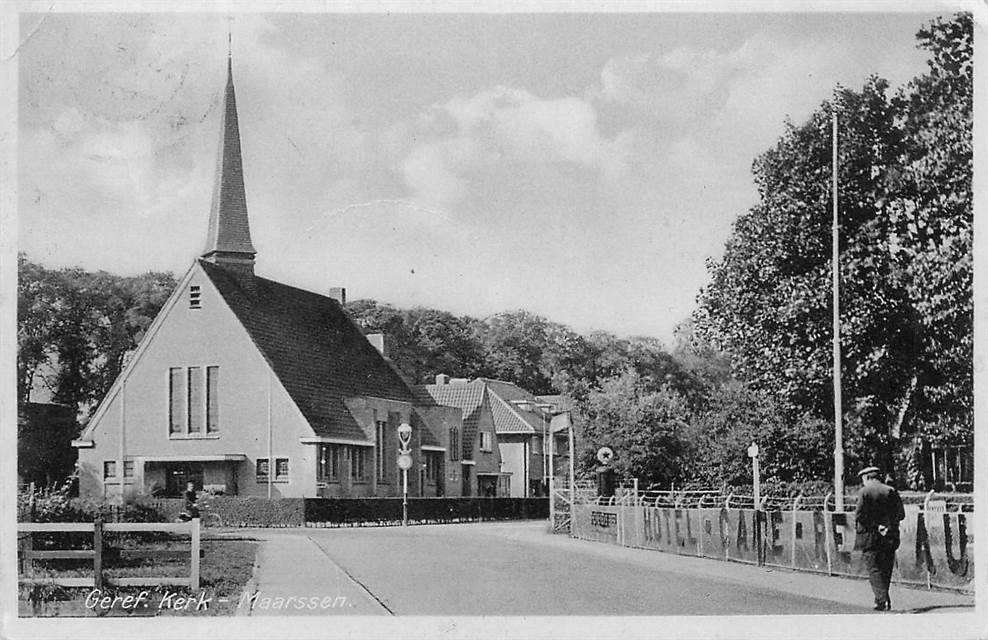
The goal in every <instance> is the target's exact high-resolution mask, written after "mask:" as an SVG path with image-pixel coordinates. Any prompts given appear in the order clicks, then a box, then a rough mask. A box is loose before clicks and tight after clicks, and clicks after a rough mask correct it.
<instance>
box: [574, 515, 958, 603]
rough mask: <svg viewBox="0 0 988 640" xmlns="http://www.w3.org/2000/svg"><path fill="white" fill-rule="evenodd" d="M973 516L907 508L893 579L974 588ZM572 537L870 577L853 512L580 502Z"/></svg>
mask: <svg viewBox="0 0 988 640" xmlns="http://www.w3.org/2000/svg"><path fill="white" fill-rule="evenodd" d="M971 516H972V513H970V512H956V511H955V512H947V511H946V510H937V509H931V510H926V511H924V510H923V509H920V508H919V507H918V505H907V507H906V519H905V520H904V521H903V522H902V523H901V526H900V536H901V544H900V546H899V550H898V552H897V555H896V566H895V570H894V573H893V580H894V581H895V582H898V583H904V584H913V585H926V586H931V587H932V586H936V587H946V588H954V589H961V590H965V591H969V590H971V589H973V579H974V539H973V534H972V532H971V530H970V528H969V525H970V521H971ZM572 535H573V536H574V537H577V538H581V539H584V540H594V541H597V542H609V543H611V544H618V545H623V546H628V547H639V548H644V549H655V550H658V551H665V552H671V553H678V554H683V555H691V556H700V557H707V558H715V559H719V560H732V561H737V562H746V563H751V564H759V565H769V566H778V567H786V568H790V569H795V570H799V571H812V572H819V573H827V574H831V575H848V576H860V577H864V576H865V571H864V567H863V565H862V562H861V554H860V552H856V551H855V550H854V514H853V513H842V512H832V511H822V510H814V511H807V510H790V511H756V510H754V509H733V508H720V509H714V508H672V507H658V508H657V507H647V506H602V505H593V504H583V505H581V504H577V505H575V508H574V510H573V527H572Z"/></svg>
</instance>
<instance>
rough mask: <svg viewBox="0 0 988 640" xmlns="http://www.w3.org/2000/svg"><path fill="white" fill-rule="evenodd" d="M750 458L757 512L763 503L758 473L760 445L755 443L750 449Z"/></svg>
mask: <svg viewBox="0 0 988 640" xmlns="http://www.w3.org/2000/svg"><path fill="white" fill-rule="evenodd" d="M748 457H749V458H751V476H752V478H754V481H755V510H756V511H757V510H758V506H759V504H760V503H761V497H762V496H761V477H760V476H761V474H760V473H759V471H758V445H757V444H755V443H754V442H752V443H751V446H750V447H748Z"/></svg>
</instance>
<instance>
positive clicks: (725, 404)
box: [689, 381, 833, 486]
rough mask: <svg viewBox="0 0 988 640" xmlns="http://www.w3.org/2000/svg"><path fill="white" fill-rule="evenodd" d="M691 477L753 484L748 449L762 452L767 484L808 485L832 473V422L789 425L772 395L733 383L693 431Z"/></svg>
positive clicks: (807, 419)
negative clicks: (792, 483) (753, 443)
mask: <svg viewBox="0 0 988 640" xmlns="http://www.w3.org/2000/svg"><path fill="white" fill-rule="evenodd" d="M689 433H690V436H689V440H690V443H691V449H692V455H691V465H690V475H691V477H692V479H694V480H697V481H699V482H700V483H701V484H703V485H704V486H719V485H720V484H722V483H726V484H728V485H733V486H750V485H751V483H752V476H751V461H750V459H749V458H748V456H747V449H748V446H749V445H750V444H751V443H752V442H756V443H758V445H759V448H760V449H761V452H760V463H761V472H762V474H763V476H764V478H765V479H766V480H777V481H780V482H804V481H807V480H812V479H815V478H821V477H827V474H828V473H832V471H833V464H832V462H831V460H830V454H829V452H830V449H831V446H830V445H831V443H832V442H833V425H832V423H827V422H822V421H820V420H818V419H814V418H812V417H811V416H807V415H803V416H798V417H797V419H796V420H795V421H793V422H791V423H790V422H787V420H786V418H785V414H784V412H782V411H779V410H778V407H777V406H776V404H775V401H774V399H773V397H772V396H771V394H767V393H764V392H759V391H755V390H753V389H751V388H749V387H748V386H747V385H745V384H743V383H740V382H737V381H733V382H729V383H726V384H724V385H722V386H721V387H719V388H718V389H717V390H716V391H714V392H713V394H712V395H711V397H710V399H709V403H708V406H707V408H706V409H705V410H704V411H702V412H700V413H699V414H698V415H696V416H695V418H694V419H693V421H692V423H691V425H690V429H689Z"/></svg>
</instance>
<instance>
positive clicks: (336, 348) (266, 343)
mask: <svg viewBox="0 0 988 640" xmlns="http://www.w3.org/2000/svg"><path fill="white" fill-rule="evenodd" d="M199 265H200V266H201V267H202V269H203V271H205V273H206V275H207V276H208V277H209V279H210V280H211V281H212V282H213V284H214V285H216V288H217V289H218V290H219V292H220V295H222V296H223V299H224V300H225V301H226V303H227V304H228V305H229V306H230V308H231V309H232V310H233V313H234V314H236V316H237V318H238V319H239V320H240V322H241V324H243V326H244V328H245V329H246V330H247V333H248V334H250V337H251V339H252V340H253V341H254V344H256V345H257V347H258V349H260V351H261V354H262V355H263V356H264V358H265V359H266V360H267V361H268V363H269V364H270V366H271V368H272V370H273V371H274V373H275V375H277V376H278V380H280V381H281V384H282V385H283V386H284V387H285V389H286V390H287V391H288V394H289V395H290V396H291V397H292V400H294V401H295V404H296V405H298V408H299V410H300V411H301V412H302V415H304V416H305V418H306V420H308V421H309V424H310V425H311V426H312V429H313V430H314V431H315V433H316V435H319V436H326V437H339V438H359V439H366V438H367V437H368V435H367V434H365V433H364V431H363V429H361V428H360V425H358V424H357V422H356V420H355V419H354V418H353V416H352V415H351V414H350V412H349V411H348V410H347V408H346V406H345V405H344V403H343V399H344V398H349V397H354V396H374V397H378V398H388V399H392V400H401V401H405V402H413V400H414V398H413V396H412V391H411V390H410V389H409V388H408V386H407V385H406V384H405V383H404V382H403V381H402V379H401V378H400V377H399V376H398V374H397V373H396V372H395V371H394V370H393V369H392V368H391V366H389V365H388V363H387V362H386V361H385V360H384V358H383V356H381V354H380V352H379V351H378V350H377V349H375V348H374V346H373V345H372V344H371V343H370V342H368V341H367V339H366V338H365V337H364V335H363V334H362V333H361V331H360V329H359V328H357V326H356V325H355V324H354V323H353V322H352V321H351V320H350V318H349V317H348V316H347V315H346V312H345V311H344V310H343V307H341V306H340V304H339V302H337V301H336V300H333V299H332V298H328V297H326V296H322V295H319V294H317V293H313V292H311V291H305V290H302V289H296V288H295V287H290V286H288V285H285V284H281V283H279V282H274V281H272V280H268V279H266V278H261V277H258V276H254V275H249V274H243V273H241V272H238V273H234V272H232V271H229V270H227V269H224V268H223V267H222V266H218V265H216V264H213V263H211V262H208V261H206V260H199Z"/></svg>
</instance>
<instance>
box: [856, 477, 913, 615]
mask: <svg viewBox="0 0 988 640" xmlns="http://www.w3.org/2000/svg"><path fill="white" fill-rule="evenodd" d="M878 474H879V470H878V467H865V468H864V469H862V470H861V471H859V472H858V477H860V478H861V490H860V491H859V492H858V504H857V506H856V507H855V509H854V520H855V536H854V548H855V549H856V550H860V551H861V558H862V560H864V563H865V567H866V568H867V569H868V580H869V581H870V582H871V590H872V591H873V592H874V593H875V611H890V610H891V609H892V601H891V600H890V599H889V584H890V583H891V582H892V565H893V564H894V563H895V550H896V549H898V548H899V522H900V521H901V520H903V519H904V518H905V517H906V512H905V510H904V509H903V508H902V499H901V498H900V497H899V494H898V492H896V490H895V489H893V488H892V487H890V486H888V485H887V484H885V483H883V482H882V481H881V480H879V479H878Z"/></svg>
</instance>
